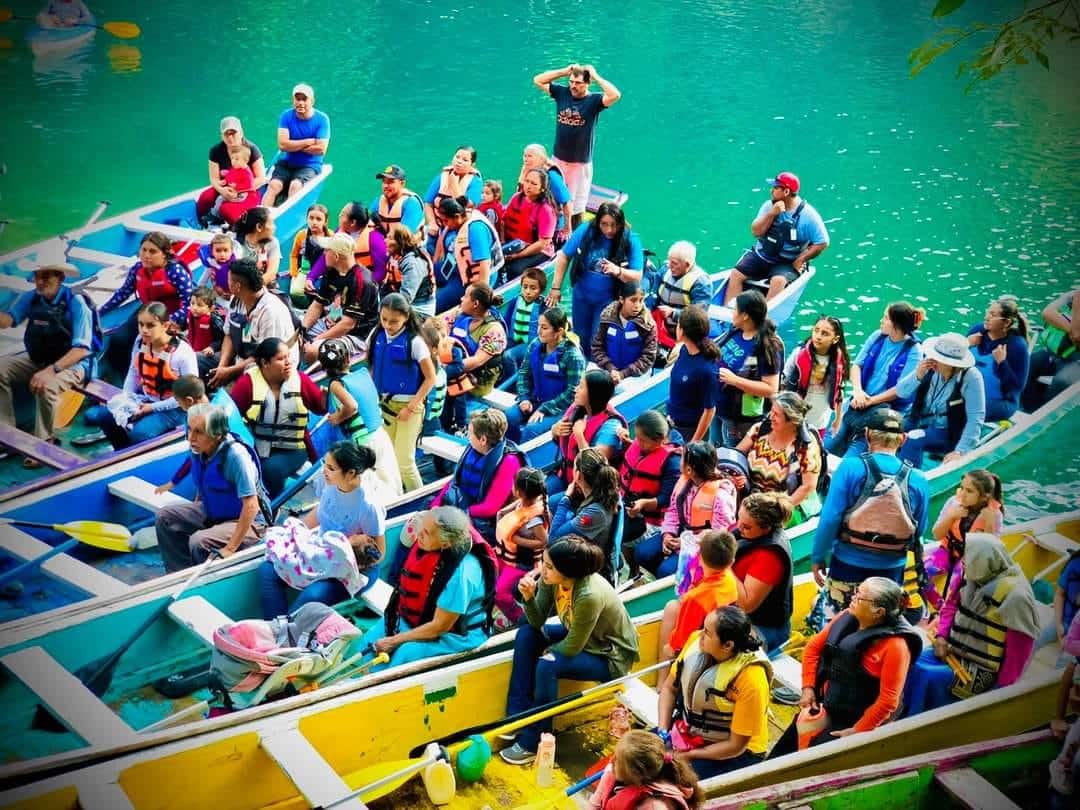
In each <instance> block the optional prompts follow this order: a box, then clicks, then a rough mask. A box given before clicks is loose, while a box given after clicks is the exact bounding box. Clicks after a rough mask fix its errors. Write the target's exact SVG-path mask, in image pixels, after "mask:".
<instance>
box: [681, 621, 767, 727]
mask: <svg viewBox="0 0 1080 810" xmlns="http://www.w3.org/2000/svg"><path fill="white" fill-rule="evenodd" d="M700 636H701V631H700V630H699V631H697V632H696V633H694V634H693V635H692V636H690V639H689V640H688V641H687V642H686V649H685V651H684V653H683V654H682V655H681V656H680V657H679V662H678V664H677V668H676V675H677V677H678V690H677V695H676V708H677V709H678V712H679V714H680V715H681V716H682V718H683V720H684V721H685V722H686V725H687V726H688V731H689V732H690V734H693V735H694V736H696V737H702V738H703V739H705V740H708V741H709V742H721V741H723V740H726V739H728V738H729V737H730V736H731V720H732V717H734V715H735V698H734V696H733V695H732V694H731V687H732V684H734V682H735V679H736V678H738V677H739V675H740V674H741V673H742V671H743V670H744V669H746V668H747V667H751V666H760V667H761V668H762V669H764V670H765V678H766V680H767V681H768V682H769V684H770V686H771V684H772V677H773V669H772V664H771V663H770V662H769V658H768V656H767V655H765V652H764V651H763V650H761V649H757V650H754V651H753V652H742V653H736V654H735V655H734V656H732V657H731V658H729V659H728V660H727V661H721V662H719V663H718V662H717V661H716V660H715V659H714V658H713V657H712V656H711V655H707V654H706V653H703V652H702V651H701V647H700V643H699V639H700Z"/></svg>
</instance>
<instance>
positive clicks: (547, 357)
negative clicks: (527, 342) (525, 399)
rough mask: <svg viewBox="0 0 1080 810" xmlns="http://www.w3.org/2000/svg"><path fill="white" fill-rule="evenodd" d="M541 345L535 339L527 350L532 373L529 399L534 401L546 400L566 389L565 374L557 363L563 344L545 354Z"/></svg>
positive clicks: (560, 357) (560, 356)
mask: <svg viewBox="0 0 1080 810" xmlns="http://www.w3.org/2000/svg"><path fill="white" fill-rule="evenodd" d="M543 346H544V344H542V343H541V342H540V341H539V340H535V341H533V347H532V351H531V352H529V372H530V373H531V374H532V391H531V392H530V396H529V399H531V400H533V401H534V402H547V401H549V400H552V399H555V397H557V396H558V395H559V394H561V393H562V392H563V391H565V390H566V375H565V374H564V373H563V370H562V366H560V365H559V361H560V360H561V359H562V353H563V344H562V343H560V344H559V345H558V346H556V347H555V348H554V349H553V350H552V351H550V352H548V353H547V354H542V350H543Z"/></svg>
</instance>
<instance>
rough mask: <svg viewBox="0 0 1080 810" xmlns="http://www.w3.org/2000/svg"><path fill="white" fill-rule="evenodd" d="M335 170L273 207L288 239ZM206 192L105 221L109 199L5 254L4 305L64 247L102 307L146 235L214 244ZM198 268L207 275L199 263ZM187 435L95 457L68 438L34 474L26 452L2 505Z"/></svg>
mask: <svg viewBox="0 0 1080 810" xmlns="http://www.w3.org/2000/svg"><path fill="white" fill-rule="evenodd" d="M332 172H333V167H332V166H330V165H324V166H323V170H322V172H321V173H320V175H319V176H318V177H316V178H315V179H314V180H313V181H312V182H310V183H308V184H307V185H306V186H305V187H304V189H303V192H302V193H301V194H298V195H297V196H296V197H294V198H292V199H291V200H287V201H285V202H284V203H283V204H282V205H280V206H278V207H276V208H274V209H272V210H273V216H274V220H275V224H276V227H277V234H278V238H279V240H280V241H281V242H282V244H288V243H289V242H291V240H292V237H293V235H294V234H295V233H296V232H297V231H298V230H299V229H300V228H301V227H304V225H305V223H306V216H307V208H308V206H310V205H311V204H312V203H314V202H315V201H316V200H317V199H318V197H319V193H320V192H321V191H322V187H323V184H324V183H325V181H326V178H327V177H329V176H330V174H331V173H332ZM201 191H202V189H196V190H194V191H189V192H186V193H184V194H180V195H177V196H175V197H171V198H169V199H166V200H162V201H160V202H156V203H152V204H150V205H146V206H143V207H141V208H136V209H134V210H133V211H129V212H126V213H123V214H117V215H115V216H110V217H107V218H105V219H98V216H100V215H101V213H103V212H104V210H105V207H106V206H107V205H108V203H107V202H103V203H102V204H101V205H100V206H99V208H98V211H97V212H95V216H93V217H91V220H90V222H89V223H88V224H87V225H84V226H83V227H81V228H78V229H75V230H73V231H70V232H69V233H67V234H64V235H61V236H57V237H53V238H51V239H46V240H42V241H40V242H35V243H33V244H30V245H27V246H25V247H23V248H20V249H19V250H16V251H13V252H11V253H7V254H4V255H2V256H0V310H6V309H8V307H10V305H11V303H12V301H13V300H14V299H15V298H16V297H17V296H18V295H20V294H21V293H22V292H25V291H27V290H30V289H33V283H32V282H31V281H29V280H28V279H27V276H28V274H29V271H30V269H32V268H33V267H34V266H35V264H36V262H37V260H38V259H39V257H50V258H53V259H55V257H56V256H57V255H58V254H59V253H63V252H65V251H66V253H67V255H68V260H69V261H70V262H71V263H72V264H74V265H75V266H76V267H77V268H78V269H79V272H80V277H79V278H78V279H76V280H75V281H74V282H72V287H73V288H75V289H78V290H81V291H83V292H85V293H86V294H87V295H89V296H90V298H91V299H92V300H93V301H94V302H95V303H96V304H97V305H98V306H100V305H101V304H103V303H105V301H106V300H108V298H109V297H110V296H111V295H112V293H113V291H115V290H116V288H117V287H118V286H119V285H120V284H121V283H122V282H123V280H124V278H125V276H126V275H127V270H128V268H129V267H130V266H131V264H132V262H133V261H134V258H133V257H135V256H136V255H137V254H138V250H139V243H140V241H141V240H142V238H143V236H144V235H145V234H146V233H148V232H150V231H161V232H163V233H165V234H166V236H168V237H169V238H170V239H171V240H172V241H173V243H174V245H175V244H179V245H194V246H198V245H202V244H206V243H208V242H209V241H210V239H211V238H212V237H213V235H214V234H213V232H210V231H205V230H202V229H201V228H199V226H198V218H197V217H196V214H195V200H196V199H197V197H198V195H199V194H200V192H201ZM194 272H195V273H196V274H198V273H199V269H198V266H197V265H196V268H195V270H194ZM286 275H287V271H286ZM196 277H198V276H196ZM136 306H137V303H136V302H135V301H129V302H128V303H127V304H125V305H124V306H122V307H120V308H119V309H116V310H113V311H112V312H109V313H107V314H106V315H105V317H104V318H103V326H104V328H105V330H106V331H109V330H110V329H113V328H115V327H116V326H118V325H119V324H121V323H123V322H124V321H126V320H128V319H129V318H130V317H131V316H132V314H133V313H134V311H135V308H136ZM22 333H23V328H22V327H17V328H15V329H3V330H0V355H8V354H17V353H20V352H22V351H23V337H22ZM180 435H181V433H180V431H174V432H173V433H171V434H167V435H165V436H159V437H156V438H154V439H150V440H148V441H146V442H142V443H141V444H138V445H135V446H133V447H130V448H126V449H125V450H121V451H116V452H113V451H108V452H101V451H102V450H103V449H104V448H105V447H107V445H105V446H104V447H103V446H100V445H99V446H98V447H97V451H98V452H97V454H96V455H94V456H93V457H91V456H90V453H91V452H92V450H91V451H87V450H80V449H79V448H77V447H73V446H71V445H70V443H69V442H65V443H64V444H63V448H62V449H63V450H66V451H67V452H66V453H62V454H57V456H56V458H54V459H50V460H47V463H52V464H53V466H52V467H43V468H41V469H40V470H38V471H36V472H34V473H29V474H28V473H25V472H23V471H22V469H21V461H20V460H19V459H18V458H16V457H10V458H7V459H2V460H0V481H2V482H4V484H3V485H0V503H3V502H5V501H8V500H11V499H14V498H18V497H20V496H21V495H24V494H26V493H27V492H32V491H34V490H35V489H38V488H40V487H43V486H49V485H51V484H53V483H57V482H60V481H64V480H71V479H73V478H77V477H79V476H81V475H83V474H86V473H89V472H92V471H93V470H96V469H99V468H100V467H102V466H104V465H109V464H113V463H115V462H118V461H122V460H124V459H130V458H135V457H137V456H139V455H141V454H143V453H146V452H149V451H150V450H153V449H155V448H157V447H160V446H162V445H164V444H167V443H169V442H175V441H176V440H177V439H178V438H179V437H180Z"/></svg>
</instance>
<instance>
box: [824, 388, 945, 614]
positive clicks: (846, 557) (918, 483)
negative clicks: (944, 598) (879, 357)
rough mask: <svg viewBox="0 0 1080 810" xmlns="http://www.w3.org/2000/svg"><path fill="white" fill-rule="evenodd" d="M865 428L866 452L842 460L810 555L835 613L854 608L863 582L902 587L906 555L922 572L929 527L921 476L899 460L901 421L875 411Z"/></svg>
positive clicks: (927, 502)
mask: <svg viewBox="0 0 1080 810" xmlns="http://www.w3.org/2000/svg"><path fill="white" fill-rule="evenodd" d="M865 424H866V427H865V428H864V429H863V430H864V432H865V434H866V437H865V438H866V442H867V444H868V447H869V449H868V451H867V452H866V453H864V454H863V455H862V456H858V457H855V456H848V457H846V458H845V459H844V460H843V461H841V462H840V465H839V466H838V467H837V468H836V471H835V472H834V473H833V476H832V482H831V483H830V485H829V494H828V495H827V496H826V498H825V505H824V506H823V507H822V509H821V516H820V517H819V519H818V528H817V532H816V533H815V534H814V546H813V551H812V552H811V555H810V559H811V570H812V571H813V573H814V580H815V581H816V582H817V584H818V587H821V588H825V589H826V593H827V597H826V598H827V599H828V601H829V603H830V604H831V607H832V610H833V611H836V612H838V611H841V610H843V609H845V608H846V607H848V605H850V604H851V597H852V595H853V594H854V593H855V588H856V586H857V585H858V584H859V583H860V582H862V581H863V580H864V579H866V578H867V577H871V576H881V577H885V578H886V579H891V580H893V581H894V582H896V583H899V584H903V581H904V566H905V564H906V561H907V553H908V551H909V550H914V551H916V553H917V554H918V555H919V557H917V563H916V564H917V565H918V564H919V563H918V561H919V559H920V558H921V550H922V545H921V543H922V540H921V539H920V538H921V537H922V536H923V533H924V532H925V531H926V525H927V520H928V510H929V506H930V486H929V484H928V483H927V479H926V476H925V475H924V474H923V473H922V472H921V471H919V470H917V469H913V468H912V466H911V464H910V463H907V462H905V461H902V460H901V459H900V458H899V457H898V451H899V450H900V448H901V447H902V446H903V444H904V442H905V440H906V437H905V434H904V423H903V417H902V416H901V415H900V414H899V413H897V412H896V411H894V410H892V409H889V408H878V409H876V410H874V411H873V412H872V413H871V414H870V415H869V416H868V417H867V419H866V422H865ZM886 482H887V483H886ZM826 569H828V577H826V575H825V571H826Z"/></svg>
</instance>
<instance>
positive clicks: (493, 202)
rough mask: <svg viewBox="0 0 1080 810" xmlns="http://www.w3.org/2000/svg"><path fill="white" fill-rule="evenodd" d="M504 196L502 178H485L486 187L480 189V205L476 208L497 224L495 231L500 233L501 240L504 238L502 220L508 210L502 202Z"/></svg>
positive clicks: (493, 223)
mask: <svg viewBox="0 0 1080 810" xmlns="http://www.w3.org/2000/svg"><path fill="white" fill-rule="evenodd" d="M502 196H503V187H502V181H501V180H485V181H484V187H483V189H481V191H480V205H478V206H476V210H477V211H479V212H480V213H481V214H483V215H484V216H485V217H487V218H488V220H489V221H490V222H491V224H492V225H494V226H495V232H496V233H498V234H499V239H500V240H501V239H502V238H503V229H502V222H503V214H504V213H505V211H506V209H505V208H504V207H503V204H502Z"/></svg>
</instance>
